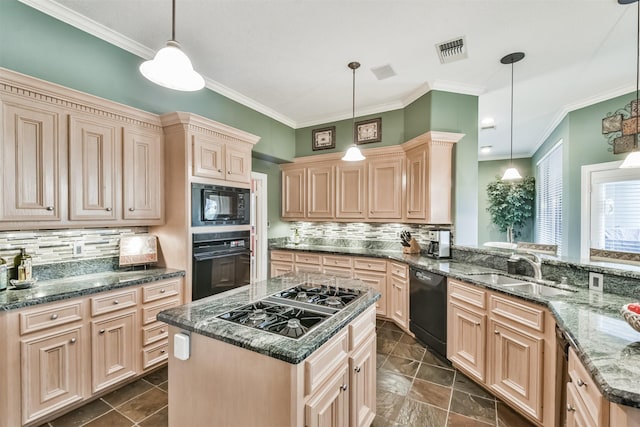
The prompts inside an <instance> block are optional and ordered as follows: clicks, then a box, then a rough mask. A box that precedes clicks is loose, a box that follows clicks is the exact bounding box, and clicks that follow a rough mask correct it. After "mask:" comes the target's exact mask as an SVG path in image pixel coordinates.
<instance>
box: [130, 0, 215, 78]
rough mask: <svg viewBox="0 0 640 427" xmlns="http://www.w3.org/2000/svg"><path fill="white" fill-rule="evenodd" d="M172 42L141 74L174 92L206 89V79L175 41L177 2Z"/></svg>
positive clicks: (146, 65)
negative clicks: (195, 68) (194, 67)
mask: <svg viewBox="0 0 640 427" xmlns="http://www.w3.org/2000/svg"><path fill="white" fill-rule="evenodd" d="M172 5H173V8H172V21H171V22H172V26H171V40H169V41H168V42H167V46H166V47H163V48H162V49H160V50H159V51H158V53H156V56H154V58H153V59H152V60H150V61H145V62H143V63H142V64H141V65H140V72H141V73H142V75H143V76H145V77H146V78H147V79H148V80H150V81H152V82H153V83H155V84H157V85H160V86H163V87H166V88H169V89H174V90H181V91H196V90H200V89H202V88H203V87H204V79H203V78H202V76H201V75H200V74H198V73H197V72H196V71H195V70H194V69H193V65H191V60H189V57H188V56H187V55H186V54H185V53H184V52H183V51H182V50H181V49H180V44H178V42H177V41H176V40H175V27H176V1H175V0H173V2H172Z"/></svg>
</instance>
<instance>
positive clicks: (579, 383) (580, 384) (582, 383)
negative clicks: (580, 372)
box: [576, 378, 584, 387]
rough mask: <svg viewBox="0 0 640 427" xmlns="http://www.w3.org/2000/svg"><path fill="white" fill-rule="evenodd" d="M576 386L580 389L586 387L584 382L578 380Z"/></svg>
mask: <svg viewBox="0 0 640 427" xmlns="http://www.w3.org/2000/svg"><path fill="white" fill-rule="evenodd" d="M576 384H578V387H582V386H583V385H584V381H582V380H581V379H580V378H578V381H576Z"/></svg>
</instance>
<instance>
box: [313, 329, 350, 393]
mask: <svg viewBox="0 0 640 427" xmlns="http://www.w3.org/2000/svg"><path fill="white" fill-rule="evenodd" d="M348 338H349V334H348V330H347V329H343V330H342V331H340V332H339V333H338V334H337V335H336V336H334V337H333V338H331V339H330V340H329V341H327V342H326V343H324V344H323V345H322V347H320V348H319V349H318V350H317V351H316V352H315V353H314V354H312V355H311V356H309V357H308V358H307V359H306V360H305V361H304V377H305V381H304V388H305V390H304V391H305V396H308V395H310V394H312V393H313V392H314V391H316V390H317V389H318V387H320V386H321V385H322V383H323V382H324V381H325V380H326V379H327V378H329V376H331V374H332V373H333V372H335V370H336V369H338V368H339V367H340V366H342V365H343V364H345V363H347V355H348V353H349V339H348Z"/></svg>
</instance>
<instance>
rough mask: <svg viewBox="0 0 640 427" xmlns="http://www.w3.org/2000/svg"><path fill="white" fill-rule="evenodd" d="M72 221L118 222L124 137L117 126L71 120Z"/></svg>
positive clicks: (70, 210)
mask: <svg viewBox="0 0 640 427" xmlns="http://www.w3.org/2000/svg"><path fill="white" fill-rule="evenodd" d="M69 128H70V138H69V164H70V165H72V167H71V168H70V169H69V199H70V203H69V219H71V220H81V221H82V220H106V219H108V220H115V219H116V218H117V213H118V210H119V207H120V203H119V199H120V198H121V194H122V193H121V191H120V188H119V183H120V181H119V179H118V176H119V175H120V156H121V152H120V144H121V142H120V135H119V132H118V130H119V129H118V127H117V126H116V125H115V124H111V123H108V122H102V121H99V120H96V119H94V118H90V117H86V118H85V117H75V116H72V117H71V118H70V123H69Z"/></svg>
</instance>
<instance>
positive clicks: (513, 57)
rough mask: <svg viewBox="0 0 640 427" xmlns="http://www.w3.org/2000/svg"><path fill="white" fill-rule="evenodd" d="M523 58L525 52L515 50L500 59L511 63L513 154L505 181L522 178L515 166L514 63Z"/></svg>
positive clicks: (504, 62)
mask: <svg viewBox="0 0 640 427" xmlns="http://www.w3.org/2000/svg"><path fill="white" fill-rule="evenodd" d="M522 58H524V53H522V52H514V53H510V54H509V55H507V56H505V57H504V58H502V59H501V60H500V62H501V63H503V64H511V154H510V155H509V168H508V169H507V170H506V171H504V175H502V180H503V181H514V180H517V179H522V176H521V175H520V172H518V169H516V168H514V167H513V64H514V63H516V62H518V61H520V60H522Z"/></svg>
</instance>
